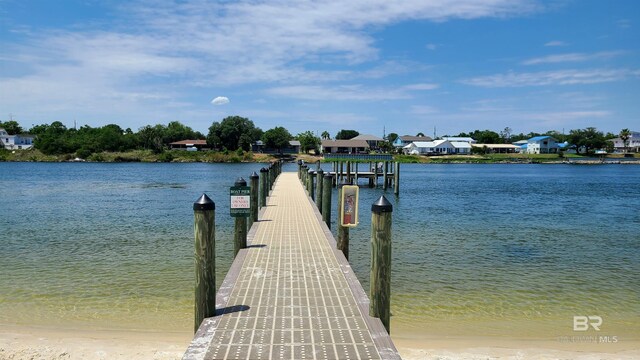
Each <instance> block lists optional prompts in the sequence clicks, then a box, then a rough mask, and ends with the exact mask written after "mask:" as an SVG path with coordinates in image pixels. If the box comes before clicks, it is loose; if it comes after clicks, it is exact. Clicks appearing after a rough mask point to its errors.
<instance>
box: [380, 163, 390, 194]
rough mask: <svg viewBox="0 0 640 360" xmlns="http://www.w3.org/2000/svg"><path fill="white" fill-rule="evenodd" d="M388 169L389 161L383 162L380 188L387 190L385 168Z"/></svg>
mask: <svg viewBox="0 0 640 360" xmlns="http://www.w3.org/2000/svg"><path fill="white" fill-rule="evenodd" d="M388 169H389V163H388V162H386V161H385V162H384V167H383V168H382V189H383V190H387V170H388Z"/></svg>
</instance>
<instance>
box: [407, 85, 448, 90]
mask: <svg viewBox="0 0 640 360" xmlns="http://www.w3.org/2000/svg"><path fill="white" fill-rule="evenodd" d="M439 87H440V86H439V85H438V84H411V85H406V86H404V87H403V89H406V90H435V89H437V88H439Z"/></svg>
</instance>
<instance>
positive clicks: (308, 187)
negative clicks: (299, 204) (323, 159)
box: [307, 169, 314, 200]
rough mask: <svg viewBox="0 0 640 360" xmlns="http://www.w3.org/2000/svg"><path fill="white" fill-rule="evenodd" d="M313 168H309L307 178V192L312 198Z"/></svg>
mask: <svg viewBox="0 0 640 360" xmlns="http://www.w3.org/2000/svg"><path fill="white" fill-rule="evenodd" d="M313 174H314V172H313V169H309V175H308V176H309V177H308V178H307V192H308V193H309V197H310V198H311V200H313V177H314V176H313Z"/></svg>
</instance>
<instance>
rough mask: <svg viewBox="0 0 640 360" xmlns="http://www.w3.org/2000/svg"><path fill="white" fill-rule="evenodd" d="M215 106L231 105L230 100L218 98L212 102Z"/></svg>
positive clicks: (223, 97) (222, 97)
mask: <svg viewBox="0 0 640 360" xmlns="http://www.w3.org/2000/svg"><path fill="white" fill-rule="evenodd" d="M211 103H212V104H213V105H224V104H228V103H229V98H228V97H226V96H218V97H216V98H215V99H213V100H211Z"/></svg>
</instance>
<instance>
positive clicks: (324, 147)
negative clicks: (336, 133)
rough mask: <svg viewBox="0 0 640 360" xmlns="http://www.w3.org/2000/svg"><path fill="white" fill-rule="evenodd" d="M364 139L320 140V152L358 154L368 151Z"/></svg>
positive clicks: (368, 147) (367, 145) (367, 144)
mask: <svg viewBox="0 0 640 360" xmlns="http://www.w3.org/2000/svg"><path fill="white" fill-rule="evenodd" d="M369 149H370V146H369V143H368V142H367V141H366V140H353V139H351V140H322V142H321V143H320V152H322V153H323V154H360V153H367V152H369Z"/></svg>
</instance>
